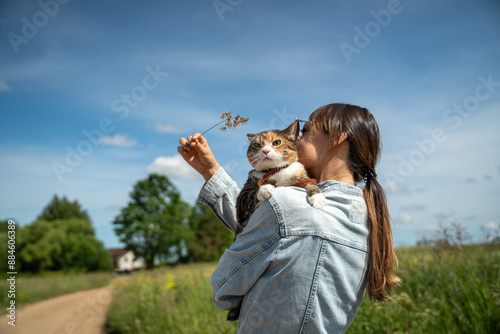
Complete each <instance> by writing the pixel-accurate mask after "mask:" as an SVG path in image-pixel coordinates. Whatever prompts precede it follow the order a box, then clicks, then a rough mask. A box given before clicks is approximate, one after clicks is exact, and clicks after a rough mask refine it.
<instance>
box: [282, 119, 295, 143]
mask: <svg viewBox="0 0 500 334" xmlns="http://www.w3.org/2000/svg"><path fill="white" fill-rule="evenodd" d="M296 132H297V122H293V123H292V124H290V125H289V126H288V127H287V128H286V129H285V130H283V134H284V135H285V136H286V137H288V138H289V139H290V140H294V139H295V133H296Z"/></svg>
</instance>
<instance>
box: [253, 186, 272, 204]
mask: <svg viewBox="0 0 500 334" xmlns="http://www.w3.org/2000/svg"><path fill="white" fill-rule="evenodd" d="M273 194H274V186H273V185H271V184H264V185H263V186H262V187H260V189H259V191H258V192H257V199H258V200H259V201H265V200H267V199H268V198H269V197H271V196H272V195H273Z"/></svg>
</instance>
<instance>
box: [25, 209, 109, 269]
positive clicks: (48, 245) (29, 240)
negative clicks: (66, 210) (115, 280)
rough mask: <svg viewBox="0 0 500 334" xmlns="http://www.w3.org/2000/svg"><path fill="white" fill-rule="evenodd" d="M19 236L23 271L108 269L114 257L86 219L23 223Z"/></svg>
mask: <svg viewBox="0 0 500 334" xmlns="http://www.w3.org/2000/svg"><path fill="white" fill-rule="evenodd" d="M16 235H17V236H18V241H17V243H18V245H19V248H18V261H19V264H20V267H21V270H22V271H29V272H34V273H36V272H40V271H47V270H75V269H76V270H79V271H84V272H86V271H94V270H109V269H110V268H111V256H110V255H109V252H108V251H107V250H106V249H105V248H104V245H103V243H102V242H101V241H99V240H97V239H96V237H95V233H94V229H93V227H92V225H91V223H90V222H89V221H88V220H86V219H80V218H70V219H57V220H54V221H46V220H37V221H34V222H33V223H31V224H29V225H26V226H23V227H21V228H20V229H19V230H18V233H17V234H16Z"/></svg>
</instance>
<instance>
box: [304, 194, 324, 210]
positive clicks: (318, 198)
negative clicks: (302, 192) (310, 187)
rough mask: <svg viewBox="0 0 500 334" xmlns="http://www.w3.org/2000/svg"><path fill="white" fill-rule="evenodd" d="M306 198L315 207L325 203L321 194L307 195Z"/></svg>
mask: <svg viewBox="0 0 500 334" xmlns="http://www.w3.org/2000/svg"><path fill="white" fill-rule="evenodd" d="M308 200H309V204H311V205H312V206H313V207H315V208H316V209H321V208H322V207H323V206H324V205H325V203H326V198H325V195H323V194H316V195H312V196H311V197H308Z"/></svg>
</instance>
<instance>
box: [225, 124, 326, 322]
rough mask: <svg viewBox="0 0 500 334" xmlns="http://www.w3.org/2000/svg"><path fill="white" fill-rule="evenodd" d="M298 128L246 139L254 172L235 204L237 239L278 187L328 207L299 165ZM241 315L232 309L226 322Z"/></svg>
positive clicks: (317, 204)
mask: <svg viewBox="0 0 500 334" xmlns="http://www.w3.org/2000/svg"><path fill="white" fill-rule="evenodd" d="M297 126H298V122H294V123H292V124H291V125H290V126H289V127H288V128H286V129H285V130H270V131H264V132H260V133H258V134H248V135H247V136H248V139H249V141H250V146H249V147H248V151H247V158H248V161H249V162H250V164H251V165H252V167H254V168H255V169H254V170H252V171H250V173H249V174H248V180H247V182H246V183H245V185H244V186H243V189H242V190H241V192H240V194H239V196H238V199H237V201H236V218H237V223H238V226H237V230H236V236H237V235H238V234H239V233H241V232H242V231H243V228H244V227H245V225H246V224H247V222H248V220H249V219H250V216H251V215H252V213H253V212H254V211H255V208H256V206H257V204H258V202H259V201H265V200H267V199H268V198H269V197H271V196H272V194H273V193H274V189H275V187H282V186H296V187H303V188H305V189H306V192H307V198H308V200H309V203H310V204H311V205H312V206H313V207H315V208H321V207H323V205H324V204H325V202H326V199H325V196H324V195H323V194H322V193H321V190H320V189H319V187H318V185H317V184H316V180H314V179H310V178H309V176H308V175H307V172H306V170H305V168H304V166H303V165H302V164H301V163H299V162H298V161H297V160H298V159H297V146H296V144H295V139H296V135H295V133H296V131H297ZM239 314H240V307H237V308H235V309H232V310H230V311H229V313H228V317H227V320H237V319H238V318H239Z"/></svg>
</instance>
